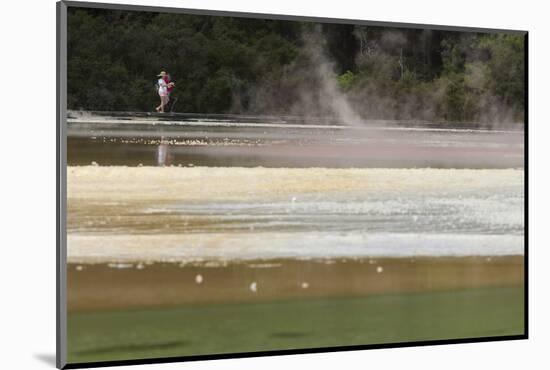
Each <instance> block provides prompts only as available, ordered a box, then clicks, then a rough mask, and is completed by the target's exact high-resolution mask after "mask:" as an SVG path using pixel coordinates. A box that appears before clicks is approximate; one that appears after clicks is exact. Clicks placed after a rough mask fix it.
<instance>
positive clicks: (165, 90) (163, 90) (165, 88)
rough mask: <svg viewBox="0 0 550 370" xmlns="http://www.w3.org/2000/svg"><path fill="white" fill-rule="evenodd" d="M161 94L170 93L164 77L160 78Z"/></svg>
mask: <svg viewBox="0 0 550 370" xmlns="http://www.w3.org/2000/svg"><path fill="white" fill-rule="evenodd" d="M158 85H159V95H168V84H167V83H166V81H164V79H163V78H159V81H158Z"/></svg>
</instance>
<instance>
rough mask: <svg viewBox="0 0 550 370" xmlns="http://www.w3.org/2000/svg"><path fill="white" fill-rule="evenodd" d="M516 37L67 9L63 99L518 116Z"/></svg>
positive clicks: (234, 109)
mask: <svg viewBox="0 0 550 370" xmlns="http://www.w3.org/2000/svg"><path fill="white" fill-rule="evenodd" d="M524 62H525V61H524V38H523V36H522V35H518V34H504V33H498V34H495V33H494V34H483V33H470V32H468V33H466V32H451V31H435V30H428V29H402V28H389V27H377V26H358V25H343V24H317V23H311V22H297V21H279V20H262V19H250V18H238V17H214V16H198V15H182V14H159V13H146V12H131V11H112V10H98V9H77V8H71V9H70V10H69V18H68V106H69V109H84V110H107V111H111V110H113V111H115V110H116V111H153V107H154V106H156V105H157V104H158V95H157V93H156V91H155V88H154V85H155V82H156V77H155V76H156V75H157V74H158V73H159V72H160V71H161V70H166V71H168V72H169V73H170V74H171V76H172V78H173V79H174V80H175V81H176V89H175V90H174V93H173V95H174V96H175V97H177V98H178V101H177V104H176V105H175V106H174V110H175V111H178V112H197V113H239V114H266V115H267V114H269V115H287V114H291V115H308V116H341V117H342V118H349V117H350V116H353V117H355V118H360V119H415V120H438V121H449V122H454V121H472V122H488V123H500V122H523V120H524V117H523V114H524V104H525V102H524V68H525V65H524V64H525V63H524Z"/></svg>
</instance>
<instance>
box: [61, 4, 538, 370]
mask: <svg viewBox="0 0 550 370" xmlns="http://www.w3.org/2000/svg"><path fill="white" fill-rule="evenodd" d="M69 7H73V8H96V9H110V10H127V11H142V12H157V13H174V14H193V15H208V16H226V17H242V18H263V19H273V20H287V21H302V22H319V23H333V24H357V25H369V26H380V27H395V28H413V29H431V30H440V31H456V32H483V33H509V34H519V35H523V36H524V46H525V47H524V50H525V58H524V60H525V85H524V86H525V90H524V95H525V120H524V121H525V122H524V124H525V128H524V137H525V139H524V140H525V141H524V180H525V181H524V186H525V189H524V192H525V199H524V202H525V204H524V212H525V213H524V220H525V222H524V228H525V230H524V240H525V244H524V249H525V251H524V257H525V259H524V264H525V265H524V276H525V279H524V280H525V297H524V307H525V311H524V325H525V326H524V333H523V334H520V335H510V336H499V337H479V338H465V339H447V340H429V341H417V342H397V343H389V344H373V345H353V346H341V347H327V348H303V349H295V350H274V351H259V352H244V353H228V354H210V355H199V356H181V357H165V358H151V359H136V360H114V361H102V362H93V363H76V364H68V363H67V309H66V304H67V270H66V267H67V229H66V225H67V208H66V206H67V11H68V8H69ZM56 16H57V29H56V31H57V32H56V37H57V44H56V46H57V65H56V89H57V94H56V124H57V125H56V131H57V135H56V178H57V183H56V200H57V208H56V244H57V248H56V288H57V289H56V291H57V297H56V303H57V305H56V367H57V368H59V369H68V368H83V367H103V366H118V365H138V364H155V363H169V362H182V361H196V360H212V359H226V358H245V357H262V356H274V355H289V354H307V353H320V352H336V351H350V350H365V349H377V348H399V347H418V346H426V345H441V344H458V343H479V342H494V341H503V340H518V339H528V329H529V325H528V323H529V321H528V317H529V310H528V308H529V305H528V303H529V302H528V288H529V284H528V277H529V269H528V265H529V257H528V249H529V248H528V235H529V232H528V231H529V228H528V214H529V209H528V203H529V202H528V201H529V196H528V189H529V185H528V171H529V168H528V167H529V166H528V154H529V146H528V141H529V140H528V129H529V123H528V109H529V100H528V69H529V63H528V46H529V43H528V36H529V33H528V31H526V30H513V29H495V28H481V27H460V26H444V25H432V24H421V23H401V22H383V21H369V20H359V19H347V18H343V19H338V18H324V17H313V16H297V15H282V14H265V13H247V12H231V11H223V10H205V9H189V8H174V7H162V6H143V5H131V4H112V3H96V2H82V1H66V0H61V1H58V2H57V3H56Z"/></svg>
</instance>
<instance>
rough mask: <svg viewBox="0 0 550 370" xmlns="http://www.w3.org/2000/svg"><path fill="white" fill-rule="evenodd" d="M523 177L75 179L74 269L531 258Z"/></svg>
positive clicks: (198, 171) (363, 174) (427, 172)
mask: <svg viewBox="0 0 550 370" xmlns="http://www.w3.org/2000/svg"><path fill="white" fill-rule="evenodd" d="M523 176H524V173H523V171H522V170H512V169H510V170H455V169H444V170H443V169H402V170H400V169H326V168H307V169H281V168H278V169H268V168H201V167H194V168H151V167H134V168H127V167H116V168H112V167H107V168H102V167H91V166H89V167H82V168H70V169H69V171H68V185H69V188H68V193H69V233H68V258H69V261H72V262H110V261H125V262H135V261H176V262H189V261H191V262H192V261H206V260H222V261H225V260H253V259H270V258H347V257H350V258H353V257H415V256H494V255H521V254H523V253H524V183H523ZM151 179H154V181H152V180H151ZM113 199H117V200H118V202H115V203H113ZM73 202H75V203H74V206H73ZM90 205H93V207H92V206H90ZM102 206H103V207H105V210H108V211H109V214H110V215H111V218H110V219H107V218H106V216H105V214H106V212H104V211H101V210H102V208H101V207H102ZM98 207H99V208H98ZM98 209H99V210H100V212H98ZM93 212H96V213H93ZM112 215H115V216H116V217H112ZM119 219H120V221H117V220H119ZM119 268H120V267H119Z"/></svg>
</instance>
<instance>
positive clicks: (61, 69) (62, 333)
mask: <svg viewBox="0 0 550 370" xmlns="http://www.w3.org/2000/svg"><path fill="white" fill-rule="evenodd" d="M56 13H57V29H56V34H57V43H56V46H57V63H56V64H57V65H56V88H57V94H56V104H57V109H56V120H57V128H56V131H57V136H56V138H57V140H56V147H57V151H56V164H57V168H56V174H57V184H56V197H57V210H56V229H57V235H56V241H57V251H56V272H57V274H56V283H57V306H56V328H57V333H56V356H55V358H56V366H57V367H58V368H63V367H64V366H65V365H66V364H67V130H66V127H67V4H66V3H64V2H58V3H56Z"/></svg>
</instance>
